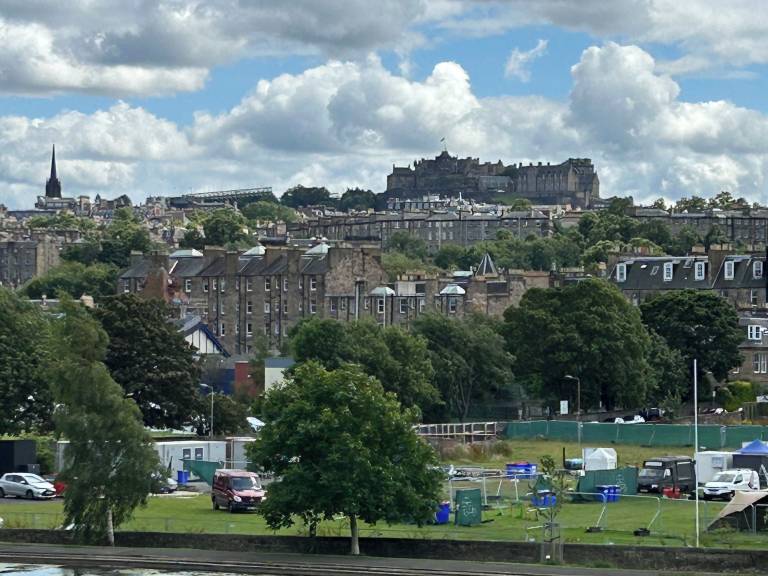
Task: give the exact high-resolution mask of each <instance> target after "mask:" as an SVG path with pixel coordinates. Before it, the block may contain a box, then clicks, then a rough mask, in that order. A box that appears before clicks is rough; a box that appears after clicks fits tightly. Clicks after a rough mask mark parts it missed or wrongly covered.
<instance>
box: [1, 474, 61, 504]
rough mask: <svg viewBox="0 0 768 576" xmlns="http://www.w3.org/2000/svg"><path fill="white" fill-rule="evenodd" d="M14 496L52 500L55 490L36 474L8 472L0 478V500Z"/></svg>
mask: <svg viewBox="0 0 768 576" xmlns="http://www.w3.org/2000/svg"><path fill="white" fill-rule="evenodd" d="M6 496H16V497H17V498H29V499H30V500H31V499H33V498H53V497H55V496H56V489H55V488H54V487H53V484H51V483H50V482H48V481H46V480H43V479H42V478H41V477H40V476H38V475H37V474H29V473H26V472H9V473H8V474H3V475H2V476H1V477H0V498H5V497H6Z"/></svg>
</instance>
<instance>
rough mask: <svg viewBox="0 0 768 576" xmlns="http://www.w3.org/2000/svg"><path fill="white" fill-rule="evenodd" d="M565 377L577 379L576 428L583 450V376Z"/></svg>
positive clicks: (566, 376)
mask: <svg viewBox="0 0 768 576" xmlns="http://www.w3.org/2000/svg"><path fill="white" fill-rule="evenodd" d="M565 379H566V380H575V381H576V428H577V430H578V439H579V450H581V378H579V377H578V376H571V375H570V374H566V375H565Z"/></svg>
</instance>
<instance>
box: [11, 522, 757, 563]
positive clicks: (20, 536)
mask: <svg viewBox="0 0 768 576" xmlns="http://www.w3.org/2000/svg"><path fill="white" fill-rule="evenodd" d="M115 540H116V542H115V543H116V544H117V545H118V546H128V547H144V548H194V549H201V550H225V551H238V552H288V553H291V552H293V553H303V554H335V555H345V554H347V553H348V552H349V539H348V538H314V539H313V538H305V537H300V536H248V535H239V534H173V533H158V532H118V533H117V534H115ZM0 541H3V542H27V543H30V542H38V543H45V544H71V543H72V540H71V534H70V533H68V532H65V531H58V530H20V529H3V530H0ZM539 546H540V545H539V544H536V543H528V542H485V541H463V540H437V539H435V540H421V539H409V538H361V539H360V551H361V553H362V554H365V555H368V556H380V557H397V558H435V559H441V560H469V561H478V562H518V563H535V562H538V559H539V550H540V547H539ZM564 560H565V563H567V564H576V565H587V566H594V565H595V564H600V565H605V566H615V567H621V568H623V569H644V570H660V571H674V570H680V571H686V572H688V573H692V572H693V573H695V572H698V571H705V572H713V571H717V572H723V573H736V572H739V571H753V572H754V571H757V572H759V571H764V570H765V567H766V566H768V550H744V549H740V550H725V549H714V548H703V549H698V550H697V549H695V548H674V547H663V546H615V545H589V544H566V545H565V546H564Z"/></svg>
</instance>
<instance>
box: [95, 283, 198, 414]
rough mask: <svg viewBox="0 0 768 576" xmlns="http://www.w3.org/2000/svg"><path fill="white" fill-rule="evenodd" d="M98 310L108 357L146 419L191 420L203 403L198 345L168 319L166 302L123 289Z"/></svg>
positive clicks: (110, 367)
mask: <svg viewBox="0 0 768 576" xmlns="http://www.w3.org/2000/svg"><path fill="white" fill-rule="evenodd" d="M95 314H96V317H97V318H98V319H99V321H100V322H101V324H102V326H103V327H104V330H105V331H106V333H107V334H108V335H109V346H108V348H107V355H106V357H105V359H104V361H105V363H106V365H107V367H108V368H109V370H110V372H111V374H112V377H113V378H114V379H115V381H116V382H117V383H118V384H120V385H121V386H122V387H123V389H124V390H125V393H126V394H130V395H131V396H132V398H133V400H134V401H135V402H136V404H137V405H138V406H139V408H140V409H141V413H142V415H143V418H144V423H145V424H146V425H147V426H151V427H155V428H179V427H181V426H182V425H184V424H186V423H188V422H189V421H190V419H191V418H192V416H193V414H194V413H195V410H196V408H197V407H198V399H197V396H198V384H199V382H200V368H199V366H198V364H197V362H196V360H195V356H194V350H193V349H192V348H191V347H190V346H189V344H187V343H186V342H185V341H184V338H183V337H182V335H181V334H179V332H178V331H177V330H176V328H175V327H174V325H173V324H171V323H170V322H169V321H168V319H169V317H170V312H169V310H168V307H167V306H166V304H165V303H164V302H162V301H160V300H146V299H143V298H140V297H139V296H137V295H135V294H121V295H120V296H112V297H111V298H106V299H105V300H104V302H103V304H102V306H101V307H100V308H99V309H98V310H97V311H96V313H95Z"/></svg>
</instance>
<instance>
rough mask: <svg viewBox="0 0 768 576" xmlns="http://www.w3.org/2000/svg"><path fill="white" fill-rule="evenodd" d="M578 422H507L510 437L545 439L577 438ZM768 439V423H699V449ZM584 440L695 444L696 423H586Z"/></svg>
mask: <svg viewBox="0 0 768 576" xmlns="http://www.w3.org/2000/svg"><path fill="white" fill-rule="evenodd" d="M578 426H579V423H578V422H574V421H566V420H533V421H526V422H510V423H509V424H507V427H506V431H505V436H506V437H507V438H545V439H548V440H567V441H574V440H576V438H578V434H579V429H578ZM755 439H760V440H762V439H768V427H766V426H718V425H716V424H703V425H700V426H699V449H706V450H718V449H721V448H741V446H742V444H743V443H745V442H751V441H752V440H755ZM581 440H582V442H584V443H588V444H603V445H604V444H634V445H639V446H681V447H682V446H693V444H694V429H693V424H613V423H598V422H584V423H582V424H581Z"/></svg>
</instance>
